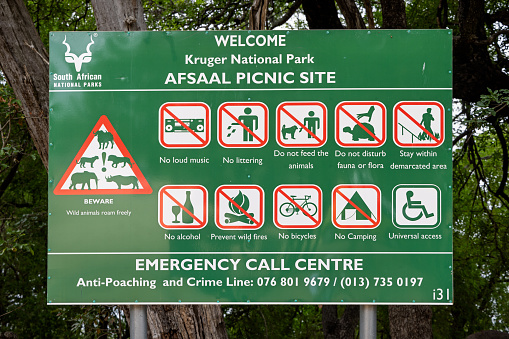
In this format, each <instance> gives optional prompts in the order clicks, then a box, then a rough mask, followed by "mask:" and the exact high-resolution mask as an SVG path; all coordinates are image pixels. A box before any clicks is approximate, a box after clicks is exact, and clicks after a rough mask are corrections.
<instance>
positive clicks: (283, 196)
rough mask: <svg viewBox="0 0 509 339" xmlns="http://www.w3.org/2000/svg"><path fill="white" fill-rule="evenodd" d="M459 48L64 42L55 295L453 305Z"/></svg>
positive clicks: (181, 35) (225, 36)
mask: <svg viewBox="0 0 509 339" xmlns="http://www.w3.org/2000/svg"><path fill="white" fill-rule="evenodd" d="M451 49H452V35H451V31H448V30H415V31H413V30H409V31H407V30H391V31H386V30H384V31H382V30H371V31H367V30H356V31H347V30H341V31H333V30H331V31H270V32H269V31H257V32H250V31H210V32H205V31H203V32H72V33H71V32H55V33H51V34H50V61H51V64H50V85H49V88H50V165H49V166H50V168H49V179H50V181H49V248H48V303H51V304H89V303H96V304H121V303H136V302H137V303H146V304H162V303H180V302H182V303H320V304H324V303H345V304H348V303H357V304H359V303H377V304H396V303H411V304H413V303H415V304H419V303H421V304H451V303H452V300H453V293H452V188H451V186H452V151H451V147H452V133H451V131H452V122H451V115H452V114H451V109H452V88H451V87H452V74H451V70H452V51H451Z"/></svg>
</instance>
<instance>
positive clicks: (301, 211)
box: [274, 185, 322, 229]
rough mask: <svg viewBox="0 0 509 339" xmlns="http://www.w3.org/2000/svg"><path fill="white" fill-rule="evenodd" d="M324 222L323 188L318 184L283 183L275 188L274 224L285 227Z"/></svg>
mask: <svg viewBox="0 0 509 339" xmlns="http://www.w3.org/2000/svg"><path fill="white" fill-rule="evenodd" d="M321 223H322V190H321V189H320V187H318V186H316V185H281V186H278V187H277V188H276V189H275V190H274V224H275V225H276V226H277V227H279V228H284V229H302V228H308V229H312V228H317V227H318V226H320V224H321Z"/></svg>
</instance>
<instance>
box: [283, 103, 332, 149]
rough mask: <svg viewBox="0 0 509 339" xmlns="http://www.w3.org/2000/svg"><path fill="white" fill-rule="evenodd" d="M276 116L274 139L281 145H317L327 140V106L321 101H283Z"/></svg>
mask: <svg viewBox="0 0 509 339" xmlns="http://www.w3.org/2000/svg"><path fill="white" fill-rule="evenodd" d="M276 117H277V118H276V139H277V143H278V144H279V145H281V146H283V147H319V146H322V145H323V144H325V142H326V141H327V108H326V107H325V105H324V104H323V103H321V102H318V101H311V102H283V103H281V104H280V105H279V106H278V107H277V110H276Z"/></svg>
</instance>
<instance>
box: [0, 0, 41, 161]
mask: <svg viewBox="0 0 509 339" xmlns="http://www.w3.org/2000/svg"><path fill="white" fill-rule="evenodd" d="M0 68H1V69H2V70H3V72H4V74H5V76H6V77H7V81H8V82H9V84H10V85H11V87H12V88H13V90H14V94H15V95H16V98H17V99H18V100H19V101H20V102H21V107H22V109H23V114H24V116H25V119H26V121H27V125H28V129H29V131H30V136H31V137H32V140H33V142H34V145H35V147H36V148H37V151H38V152H39V155H40V156H41V160H42V163H43V164H44V167H46V169H47V168H48V133H49V121H48V109H49V92H48V89H49V78H48V73H49V63H48V53H47V52H46V49H45V48H44V45H43V44H42V41H41V38H40V37H39V34H37V31H36V30H35V26H34V24H33V22H32V19H31V18H30V15H29V14H28V10H27V8H26V6H25V4H24V2H23V0H0Z"/></svg>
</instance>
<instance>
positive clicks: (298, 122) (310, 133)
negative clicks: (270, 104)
mask: <svg viewBox="0 0 509 339" xmlns="http://www.w3.org/2000/svg"><path fill="white" fill-rule="evenodd" d="M281 110H282V111H283V112H285V113H286V115H288V116H289V117H290V118H291V119H292V120H293V121H295V122H296V123H297V125H299V126H300V127H301V128H302V129H304V130H305V131H306V132H308V134H309V135H311V136H312V137H313V138H315V139H316V141H318V143H322V142H323V140H320V138H319V137H318V136H316V134H314V133H313V132H311V131H310V130H309V129H308V128H307V127H306V126H304V124H303V123H301V122H300V121H299V120H297V118H295V117H294V116H293V115H292V114H291V113H290V112H288V111H287V110H286V109H285V108H284V107H281ZM322 124H323V122H322Z"/></svg>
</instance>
